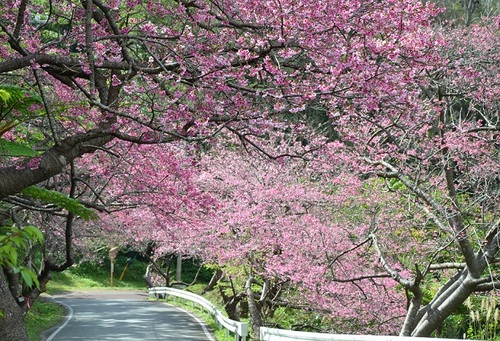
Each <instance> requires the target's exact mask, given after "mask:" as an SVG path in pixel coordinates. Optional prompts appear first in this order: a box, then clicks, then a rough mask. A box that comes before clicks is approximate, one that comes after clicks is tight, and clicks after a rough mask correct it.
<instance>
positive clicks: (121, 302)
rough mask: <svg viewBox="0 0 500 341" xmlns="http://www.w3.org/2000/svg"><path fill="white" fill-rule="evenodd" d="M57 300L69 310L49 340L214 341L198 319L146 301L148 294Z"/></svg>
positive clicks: (82, 295)
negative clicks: (64, 319)
mask: <svg viewBox="0 0 500 341" xmlns="http://www.w3.org/2000/svg"><path fill="white" fill-rule="evenodd" d="M54 298H55V300H56V301H57V302H60V303H62V304H63V305H66V306H67V307H68V316H67V319H66V321H65V322H64V323H63V324H62V325H61V326H59V327H58V328H56V329H55V330H51V331H49V332H48V333H47V335H46V337H47V339H46V340H47V341H63V340H64V341H72V340H99V341H105V340H113V341H118V340H120V341H132V340H133V341H137V340H140V341H149V340H151V341H154V340H162V341H205V340H211V341H213V338H212V337H211V336H210V334H209V333H208V331H207V330H206V328H205V327H204V326H202V324H200V321H199V320H196V317H194V316H193V315H190V314H189V313H187V312H185V311H183V310H181V309H179V308H176V307H172V306H170V305H167V304H165V303H162V302H154V301H147V294H146V293H136V292H121V291H88V292H79V293H71V294H67V295H61V296H56V297H54Z"/></svg>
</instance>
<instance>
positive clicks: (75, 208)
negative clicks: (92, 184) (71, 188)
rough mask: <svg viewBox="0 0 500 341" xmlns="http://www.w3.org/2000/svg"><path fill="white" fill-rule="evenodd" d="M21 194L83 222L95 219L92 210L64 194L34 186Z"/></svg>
mask: <svg viewBox="0 0 500 341" xmlns="http://www.w3.org/2000/svg"><path fill="white" fill-rule="evenodd" d="M21 193H22V194H23V195H26V196H28V197H31V198H34V199H38V200H41V201H43V202H45V203H49V204H54V205H56V206H58V207H60V208H63V209H66V210H67V211H68V212H71V213H74V214H76V215H77V216H80V217H81V218H83V219H85V220H91V219H97V214H96V213H95V212H94V211H93V210H91V209H89V208H87V207H85V206H84V205H82V204H81V203H80V202H78V201H77V200H75V199H73V198H70V197H68V196H67V195H66V194H64V193H61V192H57V191H51V190H48V189H45V188H41V187H36V186H30V187H27V188H25V189H23V190H22V191H21Z"/></svg>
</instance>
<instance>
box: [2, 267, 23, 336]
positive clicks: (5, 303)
mask: <svg viewBox="0 0 500 341" xmlns="http://www.w3.org/2000/svg"><path fill="white" fill-rule="evenodd" d="M0 311H1V312H2V314H3V317H0V340H2V341H28V334H27V333H26V328H25V326H24V316H23V312H22V309H21V307H20V306H19V305H18V304H17V302H16V298H15V297H14V296H12V293H11V291H10V289H9V283H8V282H7V277H6V275H5V272H4V270H3V269H2V268H0Z"/></svg>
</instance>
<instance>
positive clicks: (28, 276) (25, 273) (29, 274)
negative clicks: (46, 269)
mask: <svg viewBox="0 0 500 341" xmlns="http://www.w3.org/2000/svg"><path fill="white" fill-rule="evenodd" d="M20 273H21V276H22V277H23V279H24V282H26V285H27V286H29V287H32V286H33V284H35V285H36V286H39V283H38V279H37V278H36V275H35V273H34V272H33V271H31V270H29V269H28V268H25V267H23V268H21V269H20Z"/></svg>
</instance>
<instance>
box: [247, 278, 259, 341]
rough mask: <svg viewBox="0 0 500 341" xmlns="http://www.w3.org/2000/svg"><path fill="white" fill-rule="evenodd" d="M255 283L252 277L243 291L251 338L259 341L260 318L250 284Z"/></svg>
mask: <svg viewBox="0 0 500 341" xmlns="http://www.w3.org/2000/svg"><path fill="white" fill-rule="evenodd" d="M253 282H255V279H254V278H253V277H250V278H249V279H248V280H247V283H246V286H245V290H246V294H247V301H248V310H249V312H250V325H251V326H252V334H253V335H252V337H253V338H254V339H255V340H258V339H259V335H260V326H261V325H262V319H261V318H260V309H259V307H258V306H257V302H255V297H254V293H253V291H252V283H253Z"/></svg>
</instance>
